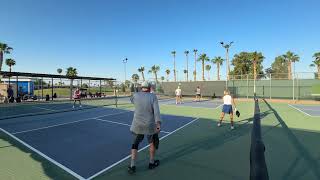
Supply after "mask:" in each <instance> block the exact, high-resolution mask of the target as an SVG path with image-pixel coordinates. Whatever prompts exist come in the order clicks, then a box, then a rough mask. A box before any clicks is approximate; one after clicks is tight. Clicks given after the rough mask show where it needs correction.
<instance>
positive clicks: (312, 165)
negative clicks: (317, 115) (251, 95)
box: [260, 101, 320, 180]
mask: <svg viewBox="0 0 320 180" xmlns="http://www.w3.org/2000/svg"><path fill="white" fill-rule="evenodd" d="M260 107H262V109H264V110H265V111H268V112H270V111H271V112H272V113H271V114H269V115H268V116H265V117H264V121H262V122H265V123H266V124H268V125H271V124H273V125H275V127H280V128H273V129H270V128H269V129H268V127H266V126H264V128H263V132H262V133H263V139H264V142H265V145H266V160H267V163H268V164H267V165H268V169H269V176H270V179H284V180H292V179H293V180H296V179H297V180H298V179H299V180H300V179H301V180H303V179H308V180H313V179H314V180H316V179H320V153H319V148H320V146H319V139H320V134H319V132H311V131H310V132H308V131H301V130H294V129H291V128H290V127H289V126H288V125H287V123H286V121H289V120H290V119H286V120H284V118H283V117H282V116H281V115H279V113H278V111H277V110H276V109H275V108H273V107H272V106H271V105H270V104H269V103H268V102H266V101H263V102H261V103H260ZM301 121H302V122H303V120H301Z"/></svg>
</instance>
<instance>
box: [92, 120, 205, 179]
mask: <svg viewBox="0 0 320 180" xmlns="http://www.w3.org/2000/svg"><path fill="white" fill-rule="evenodd" d="M198 119H199V118H196V119H193V120H192V121H190V122H188V123H187V124H185V125H183V126H181V127H179V128H178V129H176V130H174V131H172V132H170V133H169V134H166V135H165V136H163V137H161V138H160V140H163V139H164V138H166V137H168V136H170V135H171V134H173V133H175V132H177V131H179V130H181V129H182V128H184V127H186V126H188V125H190V124H192V123H193V122H195V121H196V120H198ZM149 146H150V145H147V146H145V147H143V148H142V149H140V150H139V151H138V152H140V151H143V150H145V149H147V148H148V147H149ZM130 157H131V155H128V156H126V157H125V158H123V159H121V160H120V161H118V162H116V163H114V164H112V165H110V166H108V167H107V168H105V169H103V170H101V171H100V172H98V173H96V174H94V175H92V176H90V177H89V178H88V179H87V180H91V179H93V178H95V177H97V176H99V175H101V174H102V173H104V172H106V171H108V170H109V169H111V168H113V167H114V166H116V165H118V164H120V163H122V162H123V161H125V160H127V159H129V158H130Z"/></svg>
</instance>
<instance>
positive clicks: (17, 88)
mask: <svg viewBox="0 0 320 180" xmlns="http://www.w3.org/2000/svg"><path fill="white" fill-rule="evenodd" d="M16 85H17V87H16V90H17V97H19V76H18V75H17V76H16ZM9 86H10V84H9Z"/></svg>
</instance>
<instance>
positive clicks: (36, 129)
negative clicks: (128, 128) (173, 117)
mask: <svg viewBox="0 0 320 180" xmlns="http://www.w3.org/2000/svg"><path fill="white" fill-rule="evenodd" d="M128 112H131V111H125V112H120V113H113V114H108V115H103V116H98V117H92V118H86V119H81V120H77V121H72V122H67V123H61V124H55V125H51V126H45V127H40V128H35V129H29V130H25V131H18V132H14V133H11V134H21V133H26V132H32V131H38V130H42V129H48V128H53V127H58V126H63V125H67V124H73V123H78V122H82V121H88V120H90V119H96V118H102V117H108V116H113V115H118V114H124V113H128Z"/></svg>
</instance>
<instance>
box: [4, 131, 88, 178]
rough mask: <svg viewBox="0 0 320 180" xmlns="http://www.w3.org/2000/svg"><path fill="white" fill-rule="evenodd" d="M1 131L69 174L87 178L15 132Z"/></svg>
mask: <svg viewBox="0 0 320 180" xmlns="http://www.w3.org/2000/svg"><path fill="white" fill-rule="evenodd" d="M0 131H2V132H3V133H5V134H7V135H8V136H10V137H11V138H13V139H14V140H16V141H18V142H19V143H21V144H23V145H24V146H25V147H27V148H29V149H30V150H31V151H33V152H35V153H37V154H38V155H40V156H42V157H43V158H45V159H46V160H48V161H50V162H51V163H53V164H55V165H56V166H58V167H60V168H61V169H63V170H64V171H66V172H68V173H69V174H71V175H72V176H74V177H76V178H78V179H79V180H85V178H83V177H82V176H80V175H79V174H77V173H75V172H73V171H72V170H71V169H69V168H67V167H66V166H64V165H62V164H60V163H58V162H57V161H55V160H53V159H52V158H50V157H49V156H47V155H45V154H43V153H42V152H40V151H39V150H37V149H36V148H34V147H32V146H30V145H29V144H27V143H25V142H24V141H22V140H21V139H19V138H17V137H16V136H14V135H13V134H11V133H9V132H7V131H6V130H4V129H2V128H0Z"/></svg>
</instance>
